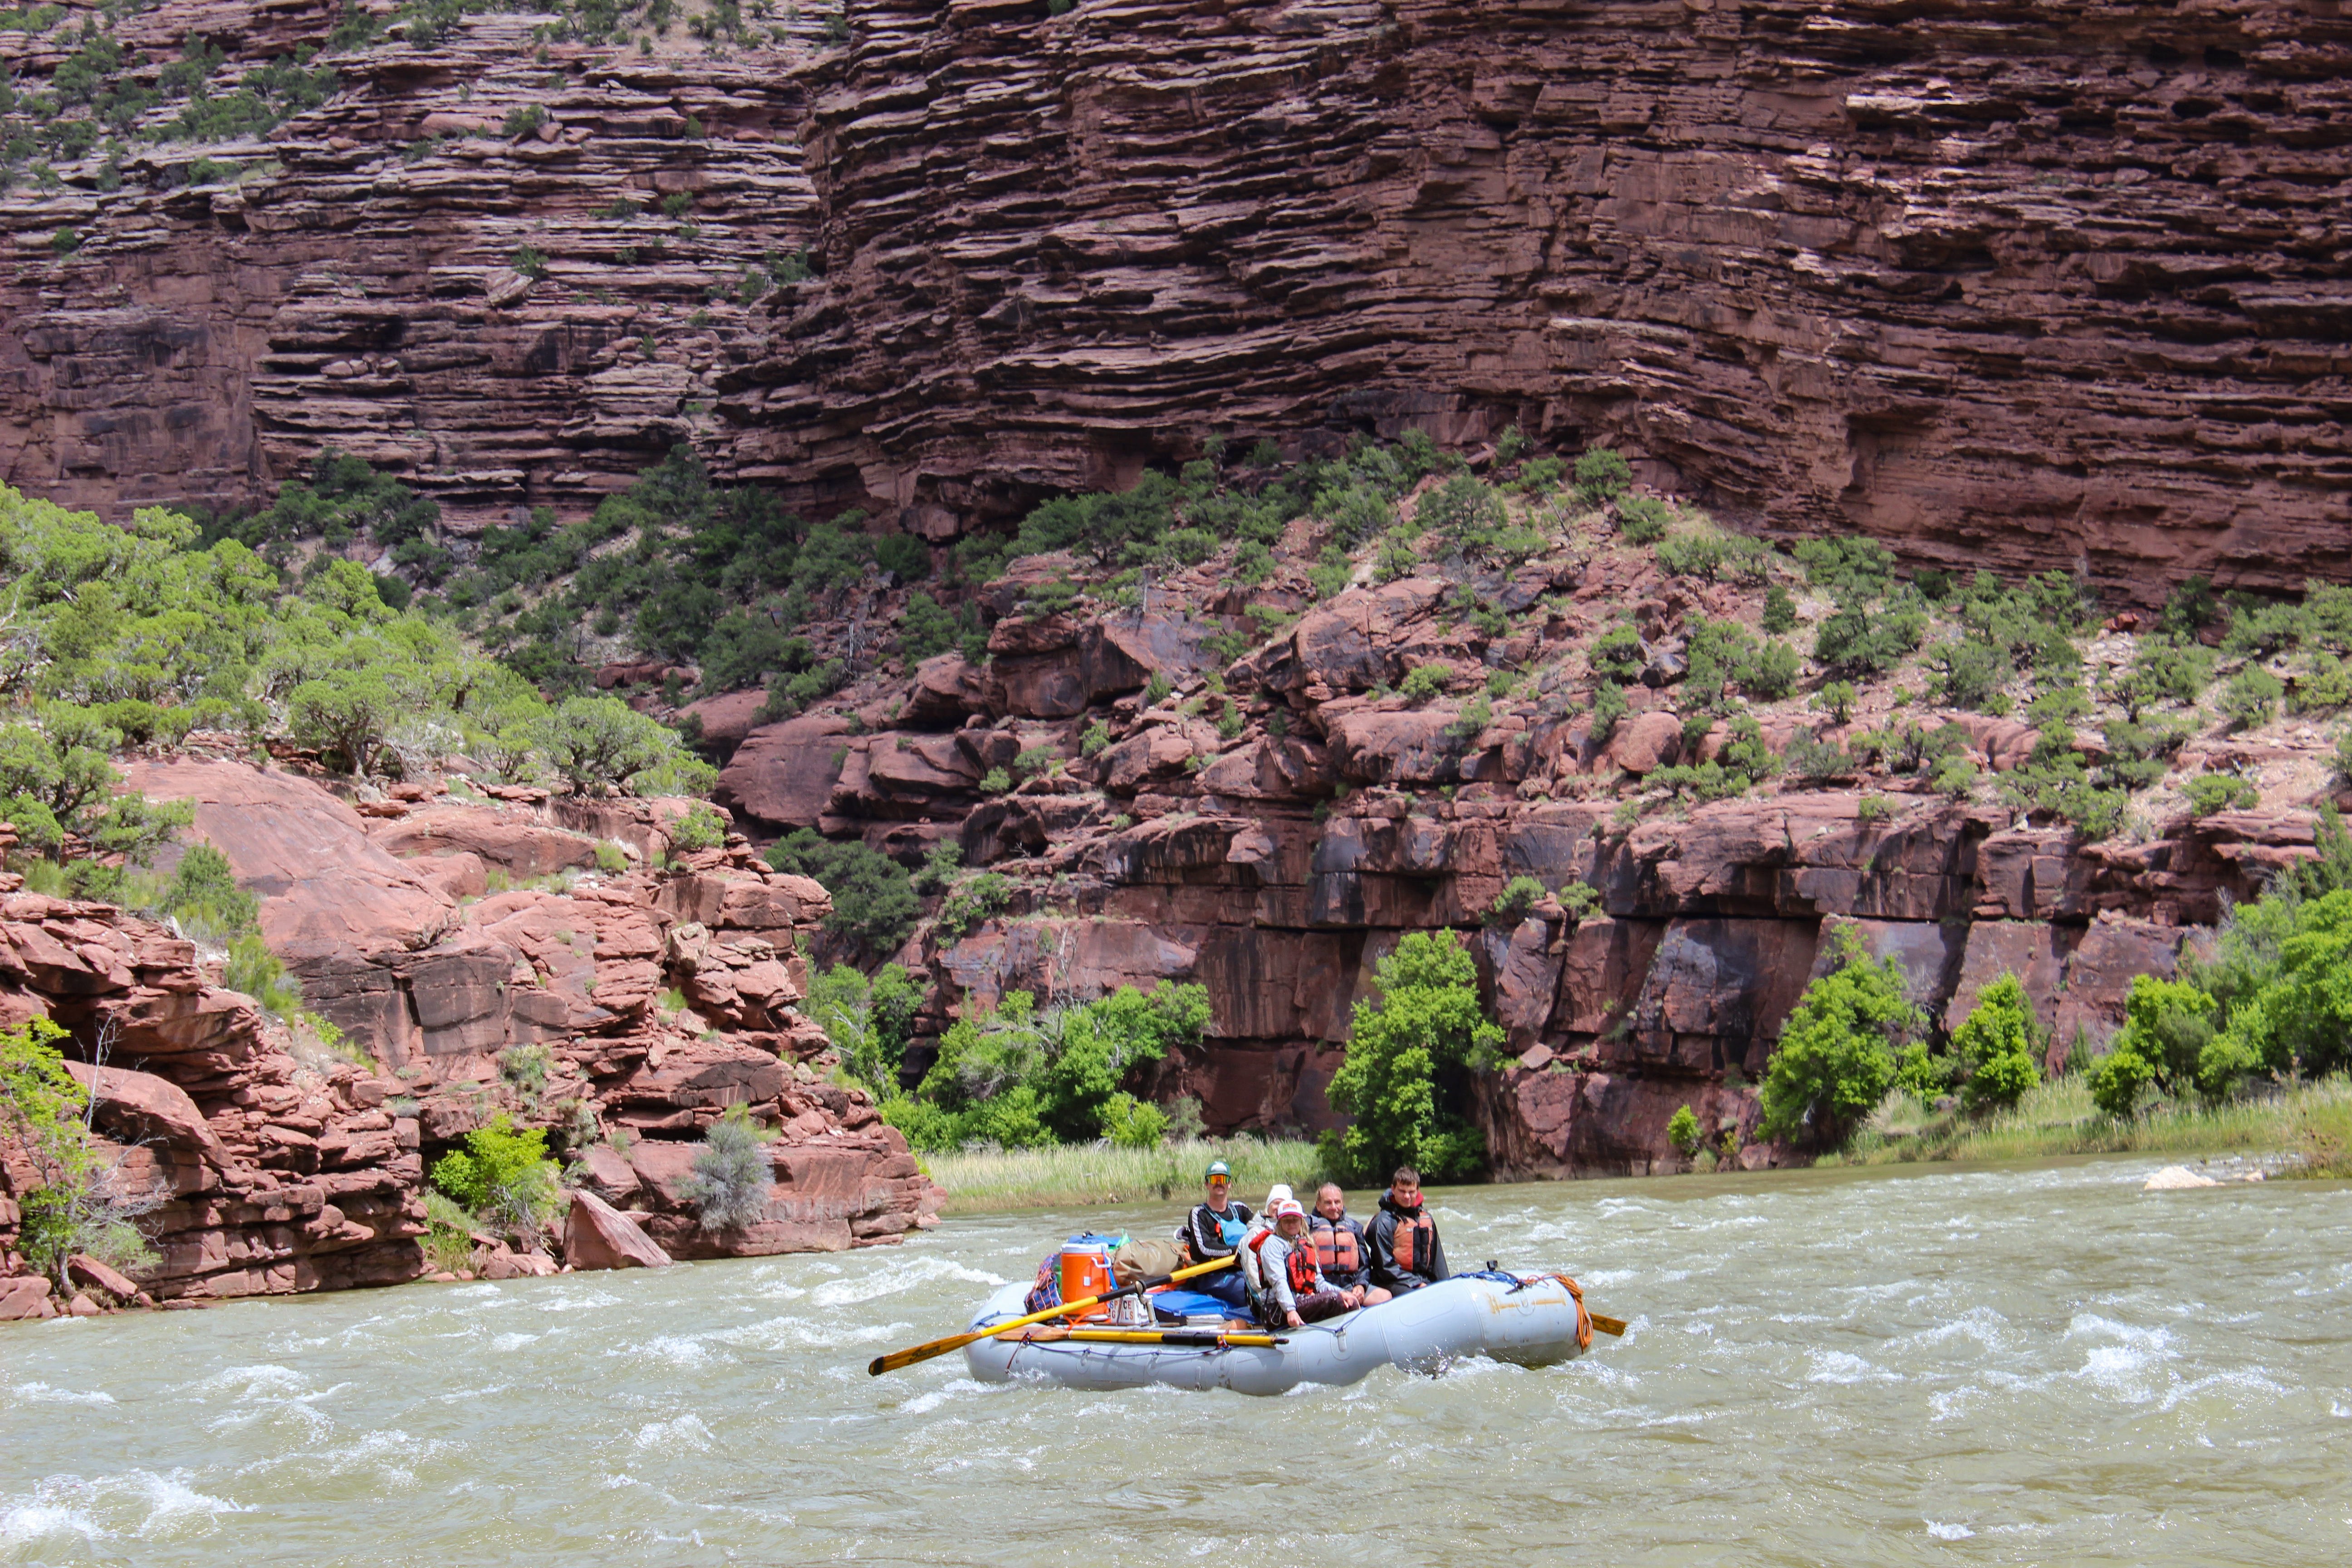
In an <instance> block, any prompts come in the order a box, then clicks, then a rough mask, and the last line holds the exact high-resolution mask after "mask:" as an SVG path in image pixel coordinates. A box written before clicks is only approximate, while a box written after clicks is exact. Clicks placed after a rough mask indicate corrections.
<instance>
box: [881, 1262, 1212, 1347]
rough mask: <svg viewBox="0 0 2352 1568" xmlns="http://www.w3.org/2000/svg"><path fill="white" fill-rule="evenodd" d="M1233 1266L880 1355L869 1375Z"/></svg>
mask: <svg viewBox="0 0 2352 1568" xmlns="http://www.w3.org/2000/svg"><path fill="white" fill-rule="evenodd" d="M1233 1262H1234V1254H1232V1253H1230V1252H1229V1253H1227V1254H1225V1256H1223V1258H1213V1259H1212V1260H1210V1261H1209V1262H1207V1263H1195V1264H1193V1265H1192V1267H1191V1268H1179V1269H1178V1270H1176V1272H1175V1273H1173V1274H1160V1275H1155V1276H1153V1277H1152V1278H1151V1279H1139V1280H1137V1281H1136V1282H1135V1283H1134V1284H1132V1285H1122V1286H1120V1287H1119V1288H1118V1289H1116V1290H1108V1291H1105V1292H1104V1293H1103V1294H1102V1295H1099V1296H1088V1297H1087V1298H1086V1299H1085V1300H1078V1301H1065V1302H1063V1303H1062V1304H1061V1305H1060V1306H1058V1307H1048V1308H1046V1309H1045V1310H1044V1311H1042V1312H1032V1313H1030V1314H1029V1315H1028V1316H1027V1317H1025V1318H1014V1319H1013V1321H1010V1322H1004V1323H991V1324H989V1325H988V1326H987V1327H986V1328H984V1329H974V1330H972V1331H970V1332H969V1333H961V1334H950V1335H949V1336H948V1337H947V1338H946V1339H943V1340H933V1341H932V1342H930V1343H929V1344H925V1345H916V1346H915V1347H913V1348H912V1349H911V1350H903V1351H892V1352H890V1353H889V1354H888V1355H878V1356H876V1357H875V1358H874V1359H873V1360H872V1361H870V1362H867V1363H866V1375H867V1376H869V1377H879V1376H881V1375H882V1374H883V1373H886V1372H896V1371H898V1369H899V1368H900V1367H902V1366H912V1365H914V1364H915V1363H917V1362H919V1361H929V1360H930V1359H931V1358H932V1357H933V1356H939V1355H945V1354H947V1353H948V1352H950V1351H959V1350H961V1349H963V1347H964V1346H966V1345H968V1344H970V1343H971V1342H973V1341H974V1340H984V1339H986V1338H988V1337H989V1336H990V1335H991V1334H1001V1333H1003V1332H1005V1331H1008V1330H1011V1329H1024V1328H1027V1327H1028V1326H1029V1325H1030V1324H1031V1323H1042V1322H1044V1321H1045V1320H1046V1319H1048V1318H1059V1317H1064V1316H1066V1315H1067V1314H1069V1313H1071V1312H1083V1311H1085V1310H1087V1308H1089V1307H1099V1306H1101V1305H1102V1304H1103V1303H1104V1302H1106V1301H1116V1300H1118V1299H1119V1298H1120V1297H1122V1296H1140V1295H1141V1294H1143V1292H1145V1291H1146V1290H1155V1289H1159V1288H1160V1286H1162V1285H1173V1284H1174V1283H1175V1282H1176V1281H1177V1280H1179V1279H1192V1277H1193V1276H1194V1275H1196V1274H1207V1273H1209V1272H1211V1271H1212V1270H1214V1269H1218V1268H1230V1267H1231V1266H1232V1264H1233Z"/></svg>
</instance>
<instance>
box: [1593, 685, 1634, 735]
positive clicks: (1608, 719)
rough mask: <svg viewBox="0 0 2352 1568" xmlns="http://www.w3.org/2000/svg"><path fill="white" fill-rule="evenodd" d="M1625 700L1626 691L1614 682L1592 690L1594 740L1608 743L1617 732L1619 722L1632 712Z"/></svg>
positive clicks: (1630, 705)
mask: <svg viewBox="0 0 2352 1568" xmlns="http://www.w3.org/2000/svg"><path fill="white" fill-rule="evenodd" d="M1632 707H1633V705H1632V704H1631V703H1629V702H1627V701H1626V700H1625V689H1624V688H1623V687H1622V686H1620V685H1618V684H1617V683H1616V682H1615V681H1613V680H1604V681H1602V682H1601V684H1600V685H1598V686H1596V687H1594V688H1593V689H1592V738H1593V739H1594V740H1595V741H1599V742H1604V743H1605V742H1607V741H1608V739H1609V737H1610V736H1612V735H1613V734H1615V733H1616V732H1617V724H1618V721H1620V720H1622V719H1623V718H1624V717H1625V715H1626V714H1627V713H1628V712H1630V711H1631V710H1632Z"/></svg>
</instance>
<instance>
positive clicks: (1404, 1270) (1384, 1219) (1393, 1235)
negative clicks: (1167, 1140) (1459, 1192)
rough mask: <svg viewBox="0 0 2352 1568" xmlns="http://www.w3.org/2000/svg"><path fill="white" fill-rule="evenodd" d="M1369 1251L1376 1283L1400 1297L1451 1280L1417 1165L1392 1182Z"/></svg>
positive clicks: (1402, 1170) (1383, 1198) (1372, 1231)
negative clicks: (1424, 1204)
mask: <svg viewBox="0 0 2352 1568" xmlns="http://www.w3.org/2000/svg"><path fill="white" fill-rule="evenodd" d="M1194 1212H1196V1213H1197V1212H1199V1211H1197V1210H1196V1211H1194ZM1364 1250H1365V1252H1366V1253H1368V1254H1370V1258H1371V1265H1372V1283H1373V1284H1375V1285H1379V1286H1381V1287H1382V1288H1384V1289H1388V1290H1390V1291H1392V1292H1394V1293H1395V1294H1397V1295H1399V1296H1402V1295H1403V1294H1404V1293H1405V1292H1406V1291H1408V1290H1418V1289H1421V1288H1422V1287H1423V1286H1424V1285H1434V1284H1436V1283H1437V1282H1438V1281H1439V1280H1441V1279H1444V1278H1445V1277H1446V1272H1447V1270H1446V1268H1445V1247H1444V1245H1443V1244H1442V1243H1440V1242H1439V1241H1438V1239H1437V1222H1436V1221H1435V1220H1433V1219H1432V1218H1431V1217H1430V1216H1429V1214H1428V1212H1427V1211H1426V1210H1424V1209H1423V1207H1422V1206H1421V1173H1420V1172H1419V1171H1416V1170H1414V1169H1413V1168H1412V1166H1411V1165H1399V1166H1398V1167H1397V1173H1396V1174H1395V1175H1393V1176H1391V1177H1390V1178H1389V1190H1388V1191H1387V1192H1385V1193H1382V1194H1381V1212H1380V1213H1379V1214H1378V1215H1374V1216H1373V1218H1372V1226H1371V1229H1370V1231H1368V1232H1367V1233H1366V1234H1365V1237H1364Z"/></svg>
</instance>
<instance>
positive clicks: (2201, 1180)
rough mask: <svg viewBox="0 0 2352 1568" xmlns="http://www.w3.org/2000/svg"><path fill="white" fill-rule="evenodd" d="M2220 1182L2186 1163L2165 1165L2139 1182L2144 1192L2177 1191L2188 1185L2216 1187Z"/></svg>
mask: <svg viewBox="0 0 2352 1568" xmlns="http://www.w3.org/2000/svg"><path fill="white" fill-rule="evenodd" d="M2220 1185H2221V1183H2219V1182H2217V1181H2215V1180H2214V1179H2213V1178H2212V1177H2210V1176H2200V1175H2199V1174H2198V1173H2196V1172H2194V1171H2192V1170H2190V1169H2189V1167H2188V1166H2186V1165H2167V1166H2166V1167H2165V1168H2164V1169H2163V1170H2161V1171H2158V1172H2157V1173H2155V1174H2153V1175H2151V1176H2149V1177H2148V1179H2147V1181H2145V1182H2142V1183H2141V1184H2139V1190H2140V1191H2141V1192H2144V1193H2178V1192H2185V1191H2187V1190H2188V1189H2189V1188H2190V1187H2218V1186H2220Z"/></svg>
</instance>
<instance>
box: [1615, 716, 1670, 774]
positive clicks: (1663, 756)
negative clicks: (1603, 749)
mask: <svg viewBox="0 0 2352 1568" xmlns="http://www.w3.org/2000/svg"><path fill="white" fill-rule="evenodd" d="M1682 743H1683V726H1682V721H1681V720H1679V719H1677V718H1675V716H1674V715H1673V714H1671V713H1664V712H1658V711H1652V712H1648V713H1634V714H1632V715H1629V716H1628V717H1626V718H1623V719H1621V720H1619V721H1617V731H1616V733H1615V734H1613V735H1612V736H1610V737H1609V749H1608V753H1607V754H1608V757H1609V760H1610V761H1611V762H1612V763H1616V764H1617V765H1618V766H1619V767H1621V768H1622V769H1624V770H1625V771H1626V772H1627V773H1633V774H1635V775H1637V776H1641V775H1647V774H1650V773H1655V772H1657V771H1658V770H1659V769H1660V768H1662V767H1664V766H1666V765H1667V764H1669V763H1672V762H1673V761H1674V760H1675V758H1676V757H1677V756H1679V755H1681V753H1682Z"/></svg>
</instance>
